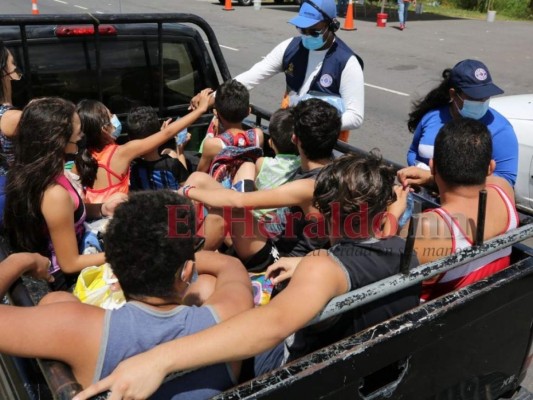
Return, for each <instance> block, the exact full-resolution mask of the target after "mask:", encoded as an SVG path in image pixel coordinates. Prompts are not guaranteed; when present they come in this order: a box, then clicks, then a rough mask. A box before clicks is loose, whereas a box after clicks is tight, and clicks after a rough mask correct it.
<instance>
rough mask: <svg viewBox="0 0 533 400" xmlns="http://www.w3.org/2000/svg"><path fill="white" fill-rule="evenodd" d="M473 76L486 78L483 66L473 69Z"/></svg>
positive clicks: (479, 78)
mask: <svg viewBox="0 0 533 400" xmlns="http://www.w3.org/2000/svg"><path fill="white" fill-rule="evenodd" d="M474 76H475V77H476V79H478V80H480V81H484V80H485V79H487V71H485V70H484V69H483V68H478V69H476V70H475V72H474Z"/></svg>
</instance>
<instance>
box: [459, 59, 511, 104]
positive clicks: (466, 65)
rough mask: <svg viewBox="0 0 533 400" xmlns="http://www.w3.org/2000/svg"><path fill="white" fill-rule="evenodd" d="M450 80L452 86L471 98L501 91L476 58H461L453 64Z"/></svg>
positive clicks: (480, 97)
mask: <svg viewBox="0 0 533 400" xmlns="http://www.w3.org/2000/svg"><path fill="white" fill-rule="evenodd" d="M450 82H451V84H452V86H453V87H456V88H458V89H460V90H461V91H462V92H464V93H465V94H466V95H467V96H469V97H471V98H473V99H485V98H487V97H492V96H495V95H497V94H502V93H503V90H502V89H500V88H499V87H498V86H496V85H495V84H494V83H492V77H491V76H490V72H489V70H488V68H487V67H486V65H485V64H483V63H482V62H481V61H477V60H463V61H460V62H458V63H457V64H455V67H453V69H452V72H451V74H450Z"/></svg>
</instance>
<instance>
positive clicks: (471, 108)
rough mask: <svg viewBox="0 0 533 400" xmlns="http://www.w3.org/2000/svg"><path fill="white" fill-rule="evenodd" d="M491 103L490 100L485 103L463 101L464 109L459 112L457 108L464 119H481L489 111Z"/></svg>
mask: <svg viewBox="0 0 533 400" xmlns="http://www.w3.org/2000/svg"><path fill="white" fill-rule="evenodd" d="M489 103H490V99H489V100H485V101H474V100H463V108H461V109H460V110H459V107H457V105H455V106H456V107H457V110H458V111H459V114H461V115H462V116H463V117H465V118H472V119H481V118H483V117H484V116H485V114H486V113H487V111H488V110H489Z"/></svg>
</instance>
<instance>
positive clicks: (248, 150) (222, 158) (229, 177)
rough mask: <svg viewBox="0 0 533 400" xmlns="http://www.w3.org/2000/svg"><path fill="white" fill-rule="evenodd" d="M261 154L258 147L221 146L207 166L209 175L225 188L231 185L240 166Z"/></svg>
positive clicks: (261, 150)
mask: <svg viewBox="0 0 533 400" xmlns="http://www.w3.org/2000/svg"><path fill="white" fill-rule="evenodd" d="M262 156H263V149H261V148H260V147H257V146H254V147H237V146H228V147H225V148H223V149H222V150H221V151H220V153H218V154H217V155H216V156H215V158H214V159H213V161H212V163H211V166H210V167H209V175H211V176H212V177H213V178H215V179H216V180H217V182H220V183H222V185H223V186H224V187H225V188H230V187H231V182H232V181H233V178H234V177H235V174H236V173H237V170H238V169H239V168H240V166H241V165H242V164H243V163H244V162H246V161H250V162H255V161H256V160H257V159H258V158H259V157H262Z"/></svg>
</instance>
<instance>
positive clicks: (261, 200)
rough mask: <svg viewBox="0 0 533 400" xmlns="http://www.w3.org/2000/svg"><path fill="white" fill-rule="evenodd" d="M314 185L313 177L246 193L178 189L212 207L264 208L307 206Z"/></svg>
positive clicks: (221, 190) (229, 190) (191, 188)
mask: <svg viewBox="0 0 533 400" xmlns="http://www.w3.org/2000/svg"><path fill="white" fill-rule="evenodd" d="M314 187H315V181H314V180H313V179H299V180H296V181H293V182H288V183H286V184H284V185H281V186H278V187H277V188H274V189H269V190H257V191H254V192H246V193H242V192H236V191H234V190H231V189H218V190H210V189H202V188H198V187H189V188H187V187H186V186H184V187H182V188H180V189H178V193H179V194H180V195H184V191H185V190H186V192H187V193H186V194H187V196H188V197H189V198H191V199H192V200H195V201H199V202H202V203H204V204H207V205H208V206H211V207H237V208H245V207H251V208H258V209H262V208H280V207H290V206H303V205H305V206H307V205H308V203H309V202H310V201H311V199H312V197H313V190H314ZM302 208H303V207H302Z"/></svg>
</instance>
